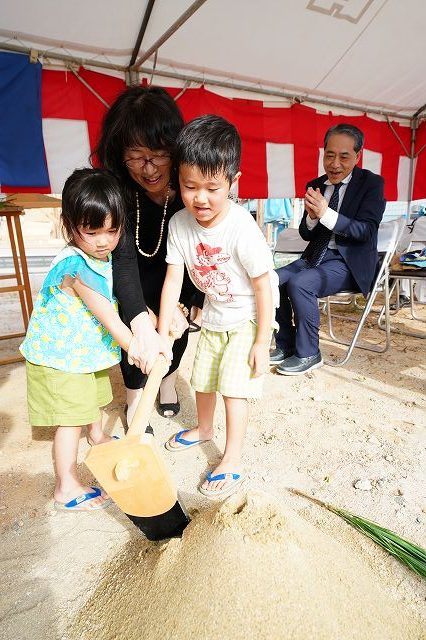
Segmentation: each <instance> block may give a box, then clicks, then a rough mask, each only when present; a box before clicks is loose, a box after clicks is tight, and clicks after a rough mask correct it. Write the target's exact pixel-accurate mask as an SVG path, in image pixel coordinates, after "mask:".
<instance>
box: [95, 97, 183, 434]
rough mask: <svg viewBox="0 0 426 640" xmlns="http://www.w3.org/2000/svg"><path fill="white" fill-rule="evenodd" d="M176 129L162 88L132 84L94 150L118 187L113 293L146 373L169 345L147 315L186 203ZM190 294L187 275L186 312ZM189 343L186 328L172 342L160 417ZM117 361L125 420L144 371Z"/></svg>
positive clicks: (169, 406)
mask: <svg viewBox="0 0 426 640" xmlns="http://www.w3.org/2000/svg"><path fill="white" fill-rule="evenodd" d="M182 127H183V119H182V115H181V113H180V111H179V109H178V107H177V105H176V103H175V102H174V100H173V98H172V97H171V96H170V95H169V94H168V93H167V91H165V90H164V89H162V88H161V87H131V88H130V89H127V90H126V91H125V92H124V93H122V94H121V95H120V96H119V97H118V98H117V100H116V101H115V102H114V104H113V105H112V106H111V108H110V109H109V111H108V112H107V114H106V116H105V119H104V122H103V125H102V131H101V137H100V141H99V145H98V148H97V151H96V154H97V157H98V160H99V162H100V164H101V165H102V166H103V167H104V168H106V169H109V170H110V171H112V172H113V173H114V174H115V175H116V176H118V178H119V179H120V181H121V184H122V187H123V190H124V195H125V201H126V207H127V226H126V233H125V235H124V238H123V240H122V241H121V242H120V244H119V246H118V247H117V249H116V250H115V251H114V252H113V280H114V292H115V295H116V297H117V299H118V301H119V304H120V313H121V316H122V318H123V320H124V322H125V323H126V324H127V325H128V326H130V327H131V329H132V331H133V333H134V334H135V335H136V336H137V337H138V339H139V340H140V342H141V343H142V345H143V350H144V352H145V353H146V361H145V362H142V369H147V370H149V369H150V366H152V363H153V360H155V357H156V356H157V355H158V352H159V351H163V352H164V351H165V350H166V349H167V348H168V347H167V345H164V344H162V343H161V340H160V337H159V336H158V334H157V333H156V332H155V331H154V330H153V326H154V325H153V324H152V322H150V321H149V316H148V314H150V315H151V319H152V320H153V321H154V322H155V321H156V317H155V316H158V312H159V310H160V295H161V288H162V286H163V282H164V278H165V275H166V268H167V265H166V260H165V258H166V249H167V231H168V225H169V220H170V218H171V217H172V215H173V214H174V213H176V211H179V210H180V209H183V208H184V205H183V203H182V200H181V197H180V193H179V187H178V182H177V177H176V176H175V174H174V172H173V169H172V166H173V165H172V158H173V152H174V149H175V141H176V138H177V135H178V133H179V131H180V130H181V128H182ZM194 293H195V288H194V287H193V285H192V283H191V282H190V280H189V277H188V276H186V279H185V285H184V288H183V289H182V294H181V300H180V301H181V303H183V304H184V305H185V306H186V307H187V308H188V309H189V308H190V306H191V301H192V297H193V295H194ZM147 308H148V309H147ZM187 342H188V331H185V333H184V334H183V336H182V337H181V338H180V339H179V340H176V341H175V343H174V345H173V360H172V364H171V367H170V369H169V371H168V374H167V376H166V377H165V378H164V379H163V382H162V384H161V387H160V393H159V410H160V413H161V414H162V415H163V416H166V417H169V416H174V415H176V414H177V413H178V412H179V409H180V405H179V399H178V397H177V393H176V389H175V382H176V376H177V369H178V367H179V364H180V361H181V358H182V355H183V353H184V351H185V348H186V345H187ZM120 366H121V371H122V374H123V378H124V383H125V385H126V390H127V406H128V410H127V421H128V423H130V421H131V419H132V417H133V414H134V412H135V410H136V406H137V403H138V400H139V396H140V394H141V389H142V388H143V386H144V383H145V376H144V374H143V373H142V371H141V369H139V368H137V367H136V366H132V365H130V364H129V363H128V362H127V358H123V359H122V361H121V365H120Z"/></svg>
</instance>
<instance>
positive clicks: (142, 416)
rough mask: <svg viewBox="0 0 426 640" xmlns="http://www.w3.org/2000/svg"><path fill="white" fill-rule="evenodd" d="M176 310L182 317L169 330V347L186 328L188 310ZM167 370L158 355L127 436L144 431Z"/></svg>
mask: <svg viewBox="0 0 426 640" xmlns="http://www.w3.org/2000/svg"><path fill="white" fill-rule="evenodd" d="M177 309H178V312H177V313H181V314H182V317H181V318H179V321H178V326H177V327H174V326H172V327H171V328H170V334H169V341H170V347H172V346H173V343H174V341H175V340H177V339H178V338H180V337H181V336H182V334H183V333H184V331H185V329H186V328H187V327H188V322H187V320H186V316H187V315H188V310H187V309H186V308H185V307H183V306H181V305H178V307H177ZM185 325H186V326H185ZM168 370H169V365H168V364H167V360H166V358H165V357H164V356H163V355H162V354H161V353H160V355H159V356H158V358H157V360H156V361H155V363H154V366H153V367H152V369H151V371H150V372H149V375H148V379H147V381H146V384H145V387H144V389H143V391H142V396H141V398H140V400H139V403H138V406H137V407H136V411H135V414H134V416H133V418H132V421H131V423H130V425H129V430H128V432H127V435H128V436H138V435H140V434H141V433H143V432H144V431H145V428H146V427H147V425H148V424H149V418H150V416H151V412H152V409H153V407H154V403H155V399H156V397H157V394H158V390H159V388H160V384H161V381H162V380H163V378H164V376H165V375H166V373H167V371H168Z"/></svg>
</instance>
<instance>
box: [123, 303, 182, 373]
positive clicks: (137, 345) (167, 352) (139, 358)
mask: <svg viewBox="0 0 426 640" xmlns="http://www.w3.org/2000/svg"><path fill="white" fill-rule="evenodd" d="M130 326H131V329H132V333H133V336H134V338H135V340H132V341H131V349H130V347H129V353H128V356H127V358H128V361H129V364H134V365H136V366H137V367H139V369H141V371H142V372H143V373H149V372H150V371H151V369H152V367H153V366H154V363H155V361H156V359H157V358H158V355H159V354H160V353H162V354H163V355H164V357H165V358H166V360H167V361H168V362H171V360H172V349H171V346H170V343H169V342H168V341H167V340H164V339H163V338H162V337H161V336H160V335H159V334H158V333H157V332H156V331H155V329H154V326H153V324H152V322H151V319H150V317H149V314H148V313H147V312H146V311H144V312H142V313H140V314H139V315H138V316H136V317H135V318H133V320H132V321H131V323H130ZM132 343H133V344H132Z"/></svg>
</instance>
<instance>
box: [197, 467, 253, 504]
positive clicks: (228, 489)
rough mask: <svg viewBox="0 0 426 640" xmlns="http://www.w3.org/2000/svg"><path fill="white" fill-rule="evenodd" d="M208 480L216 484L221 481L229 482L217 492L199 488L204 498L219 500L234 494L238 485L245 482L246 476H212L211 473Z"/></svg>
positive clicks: (234, 474) (222, 474) (228, 474)
mask: <svg viewBox="0 0 426 640" xmlns="http://www.w3.org/2000/svg"><path fill="white" fill-rule="evenodd" d="M206 480H208V482H216V481H219V480H227V481H228V484H226V485H225V486H224V487H221V488H220V489H216V490H215V489H204V488H203V487H199V489H198V490H199V492H200V493H202V494H203V496H207V497H208V498H218V497H221V496H227V495H231V493H234V491H236V489H237V487H238V485H240V484H241V483H242V482H243V481H244V476H243V475H242V474H240V473H218V474H217V475H215V476H212V474H211V472H209V473H208V474H207V476H206Z"/></svg>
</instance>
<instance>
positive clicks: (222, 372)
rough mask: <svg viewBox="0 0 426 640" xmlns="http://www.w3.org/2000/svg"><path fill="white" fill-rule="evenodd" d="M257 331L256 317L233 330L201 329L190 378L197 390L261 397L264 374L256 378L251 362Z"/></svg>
mask: <svg viewBox="0 0 426 640" xmlns="http://www.w3.org/2000/svg"><path fill="white" fill-rule="evenodd" d="M256 331H257V325H256V323H255V321H254V320H249V321H248V322H246V323H245V324H243V325H241V326H239V327H237V328H236V329H233V330H232V331H210V330H209V329H201V334H200V338H199V340H198V345H197V352H196V354H195V360H194V368H193V371H192V377H191V385H192V387H193V388H194V389H195V391H200V392H202V393H213V392H215V391H218V392H219V393H221V394H222V395H223V396H228V397H230V398H260V397H261V396H262V387H263V379H264V376H260V377H258V378H254V377H253V370H252V368H251V367H250V366H249V363H248V360H249V355H250V350H251V348H252V346H253V344H254V341H255V338H256Z"/></svg>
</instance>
